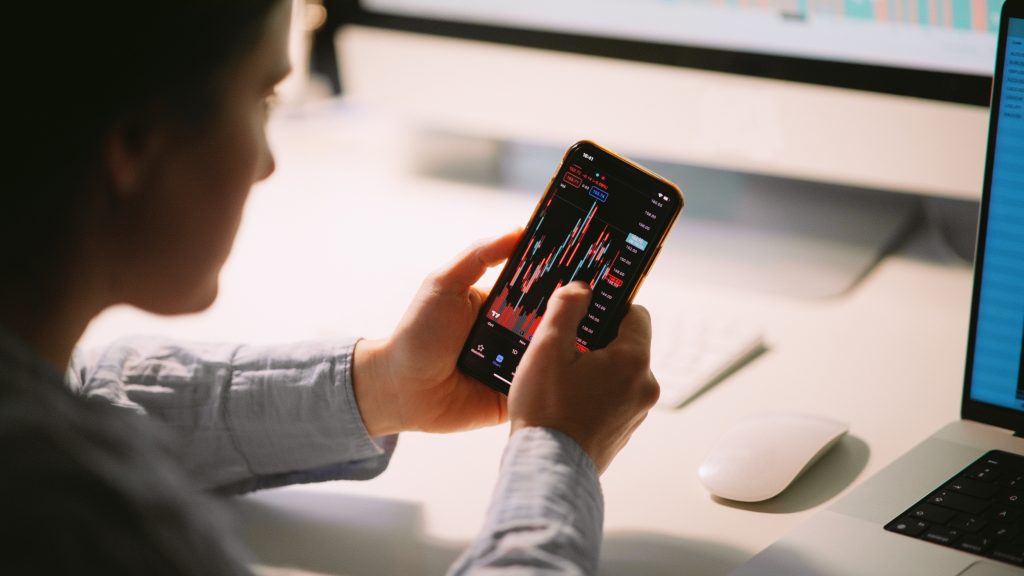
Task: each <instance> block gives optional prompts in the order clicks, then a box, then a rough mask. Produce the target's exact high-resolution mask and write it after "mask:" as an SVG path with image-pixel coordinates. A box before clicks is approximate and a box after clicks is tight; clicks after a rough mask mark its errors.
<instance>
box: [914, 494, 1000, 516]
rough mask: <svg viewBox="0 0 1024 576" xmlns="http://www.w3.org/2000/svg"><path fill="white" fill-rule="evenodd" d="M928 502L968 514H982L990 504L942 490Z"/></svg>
mask: <svg viewBox="0 0 1024 576" xmlns="http://www.w3.org/2000/svg"><path fill="white" fill-rule="evenodd" d="M928 502H930V503H932V504H938V505H939V506H944V507H946V508H952V509H953V510H958V511H960V512H967V513H968V514H980V513H981V512H983V511H984V510H985V509H986V508H988V502H986V501H985V500H981V499H978V498H974V497H973V496H964V495H963V494H958V493H956V492H950V491H949V490H940V491H938V492H936V493H935V494H932V496H931V498H929V499H928Z"/></svg>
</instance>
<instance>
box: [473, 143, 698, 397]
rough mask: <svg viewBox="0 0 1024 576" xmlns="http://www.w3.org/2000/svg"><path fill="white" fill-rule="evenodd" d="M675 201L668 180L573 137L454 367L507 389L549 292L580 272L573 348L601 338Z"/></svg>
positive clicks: (654, 251) (671, 217)
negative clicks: (580, 302) (582, 300)
mask: <svg viewBox="0 0 1024 576" xmlns="http://www.w3.org/2000/svg"><path fill="white" fill-rule="evenodd" d="M682 209H683V193H682V191H681V190H680V189H679V187H678V186H676V185H675V184H673V183H671V182H669V181H668V180H666V179H664V178H662V177H661V176H658V175H656V174H654V173H653V172H651V171H649V170H647V169H645V168H643V167H641V166H639V165H637V164H634V163H633V162H630V161H629V160H626V159H625V158H623V157H621V156H619V155H618V154H615V153H614V152H611V151H610V150H607V149H605V148H602V147H601V146H598V145H597V144H595V143H593V142H590V141H586V140H584V141H580V142H577V143H576V144H573V145H572V147H570V148H569V150H568V151H567V152H566V153H565V156H564V157H563V158H562V162H561V164H560V165H559V167H558V169H557V170H556V171H555V175H554V177H553V178H552V179H551V182H550V183H549V184H548V189H547V192H546V193H545V194H544V196H543V197H542V198H541V200H540V202H538V203H537V208H536V209H535V210H534V212H533V216H532V217H531V218H530V221H529V223H528V224H527V226H526V229H525V231H524V232H523V238H522V240H521V241H520V242H519V245H518V246H517V247H516V249H515V251H514V252H513V253H512V256H511V257H510V258H509V260H508V262H506V264H505V268H504V269H503V270H502V272H501V274H500V275H499V277H498V280H497V282H495V284H494V288H493V289H492V290H491V293H490V294H489V295H488V297H487V299H486V300H485V301H484V303H483V306H482V307H481V308H480V315H479V316H478V317H477V319H476V321H475V323H474V324H473V328H472V329H471V330H470V333H469V338H468V339H467V340H466V344H465V345H464V346H463V349H462V352H461V353H460V355H459V361H458V366H459V369H461V370H462V371H463V372H464V373H466V374H468V375H470V376H473V377H474V378H476V379H477V380H479V381H481V382H483V383H484V384H486V385H488V386H490V387H492V388H494V389H495V390H498V391H499V392H503V393H505V394H508V392H509V389H510V387H511V385H512V382H513V381H514V379H515V375H516V368H517V367H518V366H519V361H520V360H521V359H522V357H523V354H524V353H525V352H526V349H527V347H528V346H529V345H530V340H531V339H532V338H533V335H534V332H535V331H536V330H537V326H538V325H539V324H540V320H541V318H542V317H543V316H544V312H545V309H546V306H547V302H548V298H550V296H551V294H552V293H553V292H554V291H555V290H556V289H557V288H558V287H560V286H564V285H566V284H568V283H570V282H573V281H577V280H581V281H584V282H587V283H589V284H590V287H591V288H592V289H593V294H594V295H593V299H592V300H591V303H590V309H589V310H588V311H587V315H586V316H585V317H584V319H583V321H582V322H581V323H580V325H579V328H578V329H577V332H576V347H577V348H578V349H579V350H581V351H584V352H585V351H588V350H597V349H600V348H603V347H605V346H607V345H608V343H609V342H611V341H612V340H613V339H614V338H615V336H616V334H617V333H618V326H619V322H620V321H621V320H622V317H623V316H624V315H625V314H626V311H627V310H628V309H629V304H630V302H632V300H633V296H634V295H635V294H636V291H637V289H638V288H639V287H640V284H641V282H643V279H644V277H645V276H646V275H647V272H648V270H650V268H651V264H652V263H653V262H654V259H655V258H656V257H657V256H658V252H659V251H660V250H661V246H662V243H663V242H664V241H665V237H666V235H667V234H668V232H669V230H671V228H672V224H673V223H674V222H675V220H676V218H677V217H678V216H679V213H680V212H681V211H682Z"/></svg>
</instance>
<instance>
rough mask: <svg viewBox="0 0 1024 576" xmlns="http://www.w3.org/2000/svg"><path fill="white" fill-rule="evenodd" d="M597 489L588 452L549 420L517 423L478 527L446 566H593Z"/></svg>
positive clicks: (569, 569) (567, 569)
mask: <svg viewBox="0 0 1024 576" xmlns="http://www.w3.org/2000/svg"><path fill="white" fill-rule="evenodd" d="M603 523H604V497H603V495H602V493H601V484H600V482H599V481H598V476H597V470H596V469H595V468H594V464H593V462H592V461H591V459H590V457H589V456H588V455H587V454H586V452H584V451H583V449H582V448H580V446H579V444H577V443H576V442H575V441H574V440H573V439H572V438H570V437H569V436H567V435H565V434H563V433H562V432H559V431H557V430H553V429H549V428H523V429H520V430H518V431H516V433H515V434H513V435H512V437H511V438H510V439H509V443H508V446H507V447H506V449H505V454H504V456H503V458H502V468H501V475H500V477H499V480H498V486H497V488H496V489H495V494H494V498H493V501H492V504H491V508H490V510H489V511H488V514H487V520H486V523H485V526H484V530H483V531H482V532H481V534H480V537H479V538H478V539H477V540H476V542H475V543H474V544H473V546H472V547H471V548H470V549H469V550H467V551H466V553H465V554H464V555H463V557H462V558H461V559H460V561H459V562H458V563H456V565H455V566H453V567H452V570H451V572H450V573H451V574H463V573H469V572H473V571H474V570H476V569H478V568H482V567H485V566H489V567H498V566H505V567H508V566H519V567H529V568H532V569H541V570H551V571H553V572H556V573H566V574H577V573H579V574H595V573H596V572H597V565H598V557H599V555H600V547H601V531H602V525H603Z"/></svg>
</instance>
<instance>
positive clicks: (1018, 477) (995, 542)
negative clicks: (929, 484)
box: [885, 450, 1024, 566]
mask: <svg viewBox="0 0 1024 576" xmlns="http://www.w3.org/2000/svg"><path fill="white" fill-rule="evenodd" d="M885 529H886V530H889V531H891V532H897V533H899V534H905V535H907V536H911V537H914V538H920V539H921V540H927V541H929V542H934V543H935V544H941V545H943V546H949V547H951V548H957V549H959V550H963V551H965V552H972V553H974V554H978V555H981V556H985V557H987V558H992V559H994V560H1001V561H1003V562H1008V563H1010V564H1013V565H1016V566H1024V456H1019V455H1017V454H1010V453H1009V452H1002V451H1000V450H992V451H991V452H989V453H987V454H985V455H984V456H982V457H981V458H979V459H977V460H976V461H974V463H972V464H971V465H969V466H967V467H966V468H964V469H963V470H961V471H960V472H959V473H958V474H957V475H956V476H954V477H953V478H951V479H950V480H949V481H947V482H946V483H944V484H943V485H942V486H941V487H939V488H938V489H936V490H935V491H933V492H932V493H931V494H929V495H928V496H927V497H925V498H924V499H922V500H921V501H920V502H918V503H917V504H915V505H914V506H912V507H911V508H910V509H909V510H907V511H906V512H904V513H903V514H901V515H900V516H899V517H897V518H896V519H895V520H893V521H892V522H889V523H888V524H886V526H885Z"/></svg>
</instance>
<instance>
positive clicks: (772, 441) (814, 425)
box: [697, 412, 849, 502]
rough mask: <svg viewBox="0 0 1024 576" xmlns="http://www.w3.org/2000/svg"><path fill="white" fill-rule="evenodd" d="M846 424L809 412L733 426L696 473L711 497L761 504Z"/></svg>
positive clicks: (756, 418)
mask: <svg viewBox="0 0 1024 576" xmlns="http://www.w3.org/2000/svg"><path fill="white" fill-rule="evenodd" d="M847 430H849V425H847V424H845V423H843V422H839V421H837V420H833V419H831V418H826V417H823V416H816V415H813V414H803V413H797V412H766V413H760V414H755V415H752V416H748V417H746V418H743V419H741V420H740V421H738V422H737V423H736V424H735V425H733V426H732V427H731V428H730V429H729V430H728V431H727V432H726V433H725V434H724V435H723V436H722V438H721V439H719V441H718V443H717V444H715V446H714V447H713V448H712V449H711V451H710V452H709V453H708V455H707V457H705V458H704V462H703V463H702V464H701V465H700V469H699V470H698V471H697V475H698V476H699V477H700V481H701V482H702V483H703V484H704V487H705V488H707V489H708V491H709V492H711V493H712V494H713V495H715V496H718V497H720V498H726V499H729V500H738V501H740V502H760V501H762V500H767V499H769V498H773V497H775V496H777V495H778V494H780V493H781V492H782V491H783V490H785V489H786V487H787V486H789V485H790V484H792V482H793V481H794V480H796V479H797V478H798V477H799V476H800V475H801V474H803V472H804V471H806V470H807V469H808V468H809V467H810V466H811V464H813V463H814V462H816V461H817V460H818V458H821V456H822V455H824V454H825V453H826V452H828V450H829V448H831V447H832V446H834V445H835V443H836V442H837V441H838V440H839V439H840V438H841V437H842V436H843V434H846V431H847Z"/></svg>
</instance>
